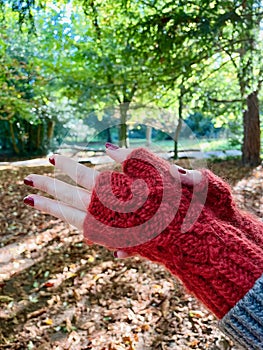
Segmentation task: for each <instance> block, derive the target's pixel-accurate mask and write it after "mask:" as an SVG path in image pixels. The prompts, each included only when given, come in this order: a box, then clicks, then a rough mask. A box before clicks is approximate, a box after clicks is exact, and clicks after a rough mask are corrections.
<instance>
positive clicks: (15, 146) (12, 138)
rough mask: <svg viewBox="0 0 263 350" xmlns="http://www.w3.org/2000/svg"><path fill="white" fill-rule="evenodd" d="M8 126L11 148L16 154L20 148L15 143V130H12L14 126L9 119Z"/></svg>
mask: <svg viewBox="0 0 263 350" xmlns="http://www.w3.org/2000/svg"><path fill="white" fill-rule="evenodd" d="M9 128H10V134H11V140H12V146H13V150H14V152H15V153H16V154H20V150H19V148H18V147H17V144H16V136H15V132H14V126H13V123H12V122H11V121H10V122H9Z"/></svg>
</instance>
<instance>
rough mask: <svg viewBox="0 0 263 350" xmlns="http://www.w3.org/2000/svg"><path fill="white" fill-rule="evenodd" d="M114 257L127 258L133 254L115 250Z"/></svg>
mask: <svg viewBox="0 0 263 350" xmlns="http://www.w3.org/2000/svg"><path fill="white" fill-rule="evenodd" d="M113 255H114V257H115V258H118V259H125V258H129V257H131V256H134V254H129V253H127V252H125V251H123V250H116V251H115V252H114V253H113Z"/></svg>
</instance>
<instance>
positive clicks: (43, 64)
mask: <svg viewBox="0 0 263 350" xmlns="http://www.w3.org/2000/svg"><path fill="white" fill-rule="evenodd" d="M0 9H1V10H0V12H1V30H0V86H1V89H0V154H1V159H4V158H5V159H6V158H11V157H13V156H15V157H18V158H21V157H35V156H42V155H46V154H47V153H48V152H50V151H54V150H55V149H56V148H57V147H59V145H60V144H61V142H64V141H65V136H66V135H67V138H66V140H67V142H71V143H81V144H83V143H85V142H86V143H88V142H89V141H90V140H91V139H92V135H96V134H97V135H99V136H97V137H96V140H95V139H93V141H94V142H95V141H96V145H97V144H98V147H100V145H101V144H102V143H103V142H105V141H113V142H118V143H119V144H120V146H128V145H129V139H130V140H131V141H133V140H135V139H137V141H138V142H139V140H143V139H145V140H146V139H147V141H145V142H148V143H149V142H150V139H151V137H152V138H153V139H154V138H155V139H156V140H159V141H160V140H162V139H163V140H164V139H168V140H170V146H169V147H170V148H173V149H174V155H175V158H176V156H177V152H178V144H179V138H182V139H189V138H191V135H190V134H189V129H187V128H185V126H188V127H189V128H190V129H191V130H192V135H194V136H195V137H197V138H199V139H203V138H205V141H207V139H212V140H213V139H218V138H222V139H223V141H222V142H223V144H224V147H225V145H226V142H227V145H228V147H234V148H236V149H240V150H242V154H243V155H242V160H243V164H246V165H257V164H259V163H260V130H261V129H262V122H261V128H260V102H261V101H262V89H261V87H262V81H263V80H262V79H263V78H262V77H263V74H262V73H263V60H262V38H263V31H262V15H263V7H262V2H261V1H259V0H243V1H242V2H240V1H236V0H235V1H232V0H231V1H228V0H224V1H208V0H194V1H192V2H189V1H185V0H182V1H178V2H174V1H168V0H143V1H140V0H136V1H135V0H130V1H126V0H116V1H114V2H112V1H109V0H105V1H99V0H85V1H84V2H82V1H56V2H50V1H47V0H41V1H32V0H0ZM79 121H80V123H81V124H79ZM79 125H82V127H81V128H80V127H79ZM167 130H168V133H167ZM187 130H188V131H187ZM161 131H163V132H165V133H166V134H162V132H161ZM167 134H169V136H167ZM166 141H167V140H166ZM181 144H182V143H181ZM188 146H189V143H188ZM217 147H218V143H217Z"/></svg>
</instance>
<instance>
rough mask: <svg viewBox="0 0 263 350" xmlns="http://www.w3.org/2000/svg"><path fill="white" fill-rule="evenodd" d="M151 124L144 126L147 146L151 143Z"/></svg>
mask: <svg viewBox="0 0 263 350" xmlns="http://www.w3.org/2000/svg"><path fill="white" fill-rule="evenodd" d="M152 129H153V128H152V126H149V125H147V126H146V146H147V147H149V146H150V145H151V144H152Z"/></svg>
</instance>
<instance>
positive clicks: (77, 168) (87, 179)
mask: <svg viewBox="0 0 263 350" xmlns="http://www.w3.org/2000/svg"><path fill="white" fill-rule="evenodd" d="M49 161H50V163H51V164H53V165H54V166H55V167H56V168H57V169H60V170H61V171H63V172H64V173H66V174H67V175H69V176H70V177H71V178H72V179H73V180H74V181H75V182H76V183H77V184H79V185H80V186H82V187H85V188H87V189H88V190H91V189H92V188H93V186H94V185H95V180H96V177H97V176H98V175H99V172H98V171H97V170H94V169H90V168H88V167H86V166H85V165H82V164H79V163H78V162H76V161H75V160H73V159H71V158H67V157H64V156H61V155H58V154H54V155H53V156H51V157H50V158H49Z"/></svg>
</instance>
